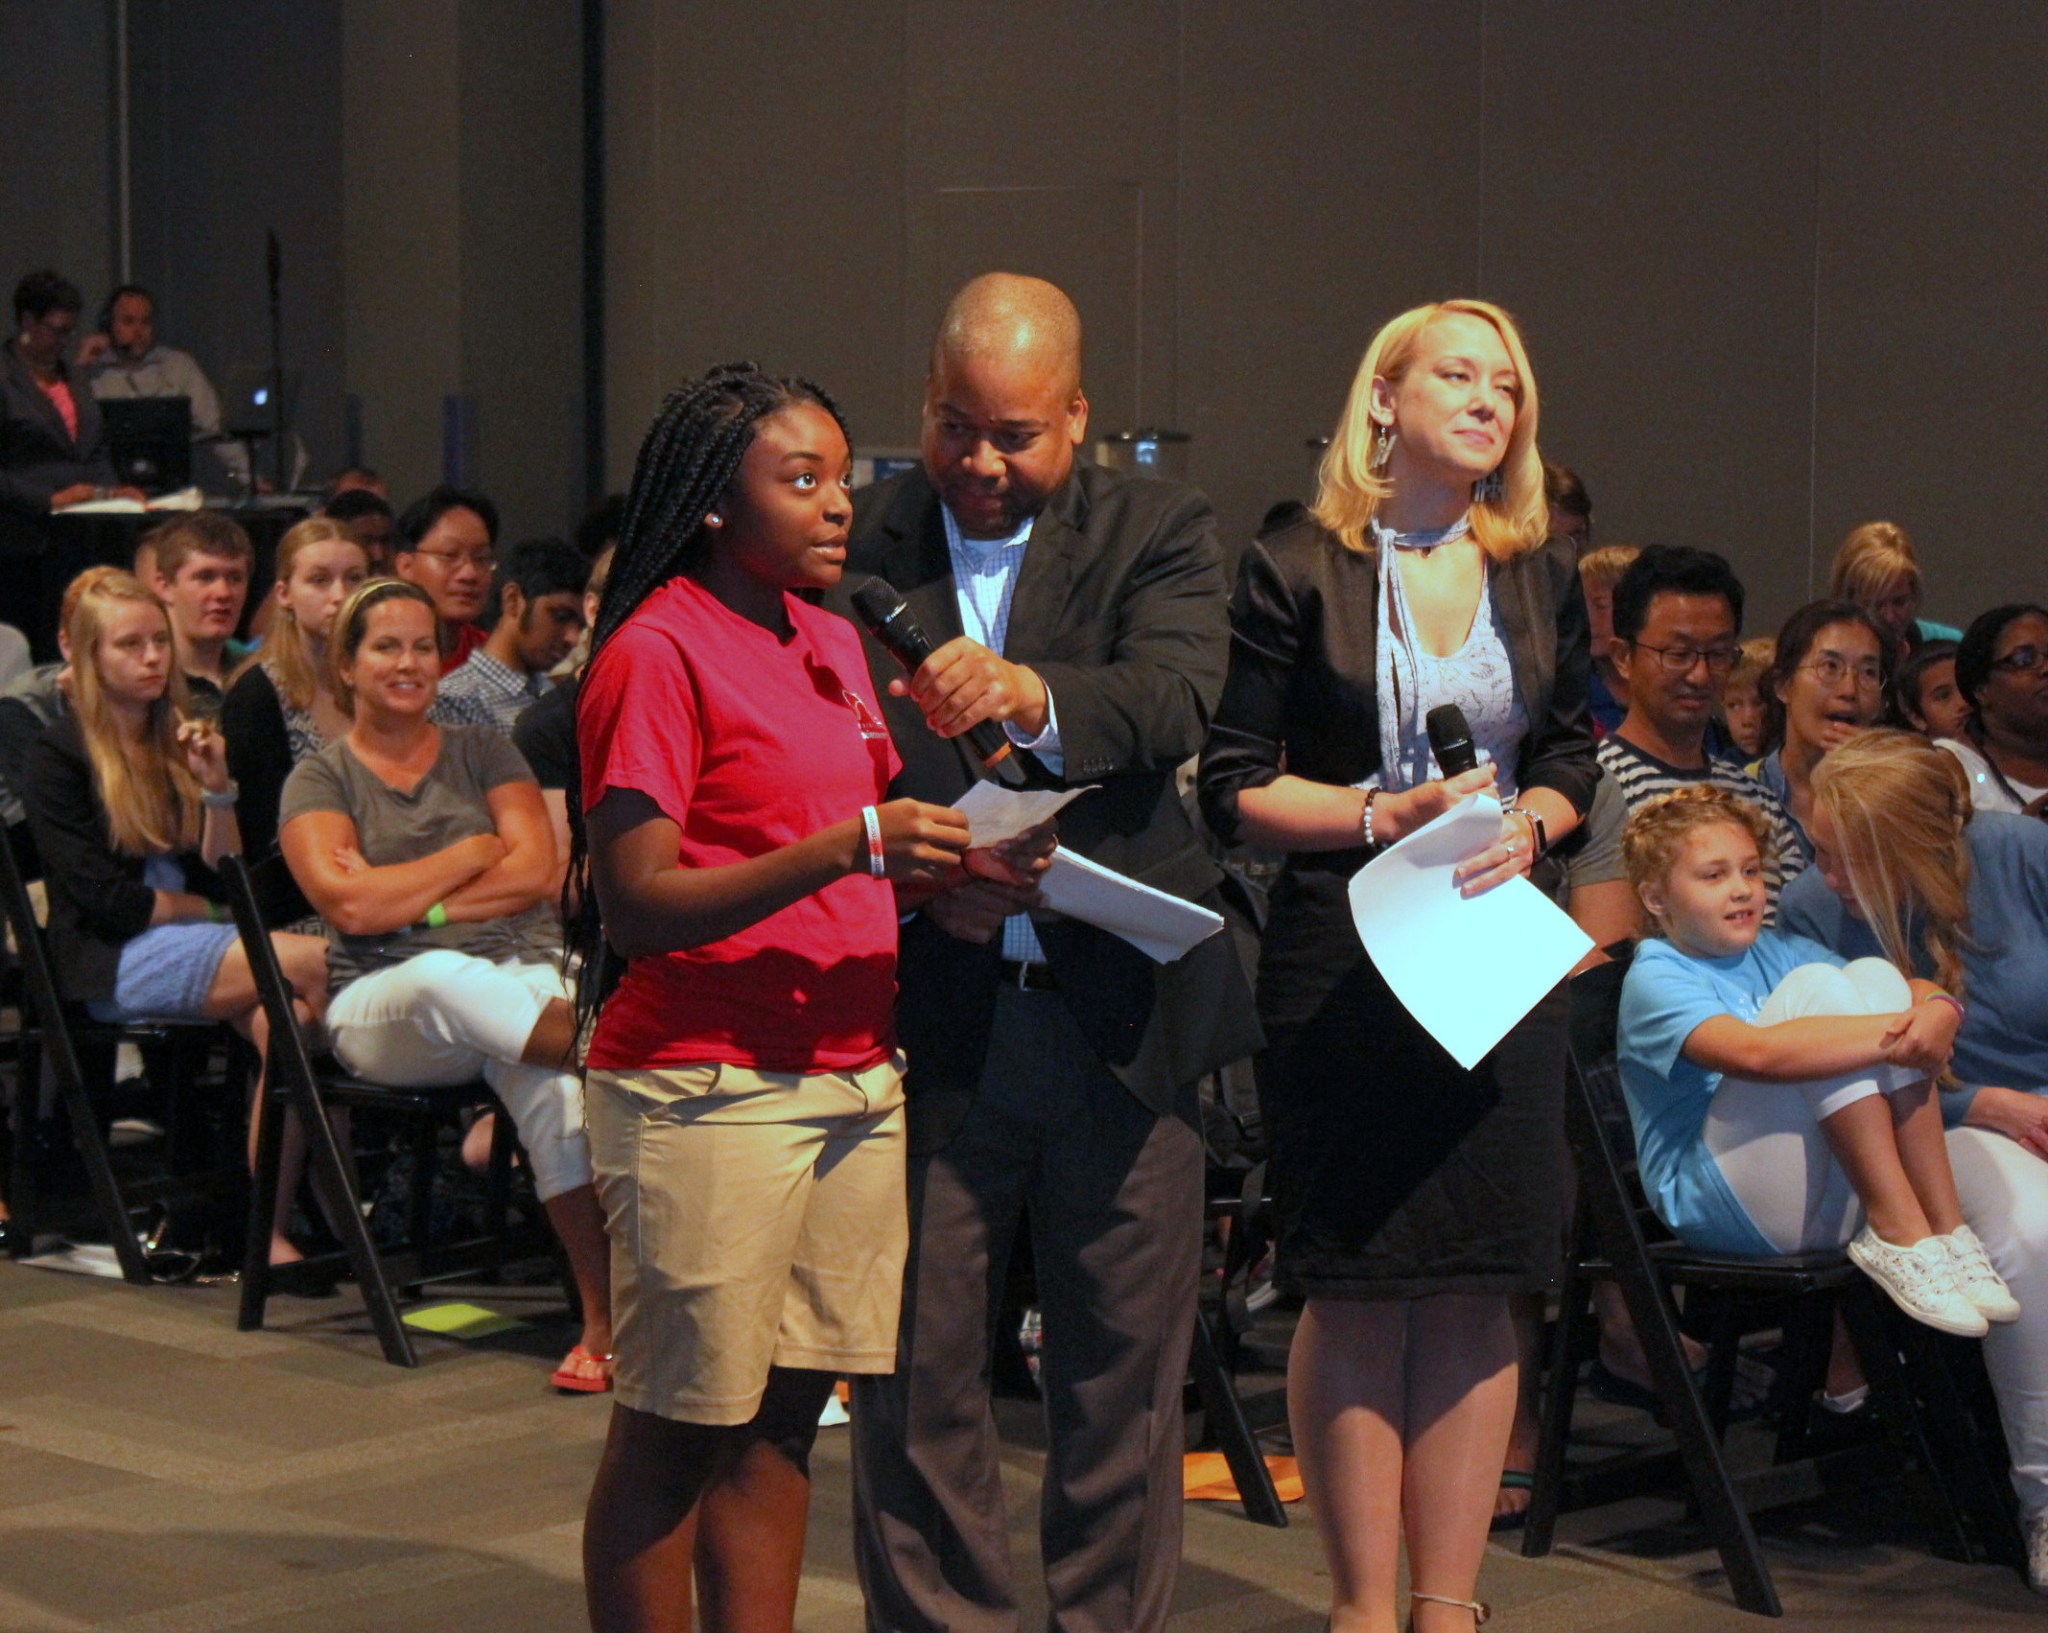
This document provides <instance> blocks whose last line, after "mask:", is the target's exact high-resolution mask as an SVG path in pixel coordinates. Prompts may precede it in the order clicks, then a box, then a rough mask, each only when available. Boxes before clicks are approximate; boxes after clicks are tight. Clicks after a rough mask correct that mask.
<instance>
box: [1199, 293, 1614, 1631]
mask: <svg viewBox="0 0 2048 1633" xmlns="http://www.w3.org/2000/svg"><path fill="white" fill-rule="evenodd" d="M1536 417H1537V411H1536V382H1535V378H1534V376H1533V374H1532V373H1531V371H1530V368H1529V360H1528V357H1527V355H1526V354H1525V353H1524V351H1523V348H1522V342H1521V338H1520V336H1519V335H1518V334H1517V333H1516V330H1515V327H1514V324H1513V322H1512V320H1511V319H1510V318H1509V317H1508V315H1507V314H1506V313H1505V312H1503V311H1501V310H1500V308H1498V307H1496V306H1491V305H1487V304H1486V303H1484V302H1480V301H1447V302H1445V303H1443V304H1441V305H1437V306H1426V307H1420V308H1417V309H1416V310H1414V311H1411V312H1407V313H1404V314H1403V315H1402V316H1400V317H1398V318H1396V319H1395V320H1394V321H1393V322H1391V323H1389V324H1388V325H1387V326H1386V328H1384V329H1382V330H1381V331H1380V333H1379V334H1378V335H1377V336H1376V337H1375V338H1374V340H1373V342H1372V345H1371V346H1370V347H1369V348H1368V349H1367V351H1366V354H1365V360H1364V362H1363V363H1362V364H1361V365H1360V366H1359V370H1358V374H1357V378H1356V380H1355V381H1354V383H1353V385H1352V389H1351V395H1350V399H1349V401H1348V403H1347V404H1346V407H1345V410H1344V415H1343V418H1342V419H1341V420H1340V422H1339V424H1338V427H1337V432H1336V435H1335V437H1334V439H1333V441H1332V443H1331V447H1330V451H1329V453H1328V455H1327V456H1326V458H1325V459H1324V462H1323V469H1322V476H1321V483H1320V490H1319V492H1318V494H1317V498H1316V503H1315V506H1314V509H1313V511H1312V513H1311V515H1310V517H1309V518H1308V519H1306V520H1304V521H1301V522H1299V523H1297V524H1295V525H1293V526H1291V527H1288V528H1285V529H1283V530H1281V531H1280V532H1278V533H1276V534H1274V535H1273V536H1272V537H1270V538H1267V539H1264V540H1261V541H1259V542H1257V543H1255V544H1253V545H1252V546H1251V549H1250V551H1249V553H1248V554H1247V556H1246V558H1245V561H1244V566H1243V569H1242V574H1241V577H1240V579H1239V582H1238V586H1237V593H1236V596H1235V598H1234V601H1233V605H1232V612H1231V618H1232V626H1233V637H1234V639H1233V641H1232V648H1231V663H1230V677H1229V682H1228V684H1227V686H1226V688H1225V691H1224V696H1223V702H1222V704H1221V706H1220V707H1219V709H1218V711H1217V714H1216V718H1215V721H1214V724H1213V727H1212V730H1211V733H1210V738H1209V742H1208V745H1207V747H1206V749H1205V750H1204V752H1203V756H1202V769H1201V778H1200V785H1201V794H1202V802H1203V808H1204V810H1205V811H1206V813H1207V815H1208V817H1209V820H1210V822H1211V823H1212V825H1213V826H1214V827H1215V828H1216V830H1217V832H1218V833H1219V834H1221V835H1223V836H1224V837H1225V838H1226V840H1236V839H1244V840H1248V841H1250V842H1252V843H1255V844H1261V845H1269V846H1272V847H1274V848H1276V849H1279V850H1282V851H1285V852H1287V853H1288V859H1287V865H1286V871H1285V874H1284V876H1283V878H1282V880H1281V883H1280V885H1279V887H1278V889H1277V891H1276V892H1275V894H1274V897H1273V904H1272V916H1271V919H1270V921H1269V923H1268V925H1267V930H1266V937H1265V944H1264V949H1263V954H1262V961H1261V968H1260V980H1259V1012H1260V1016H1261V1018H1262V1019H1263V1021H1264V1023H1265V1028H1266V1037H1267V1042H1268V1048H1267V1052H1266V1054H1265V1056H1264V1058H1263V1059H1262V1061H1261V1064H1260V1079H1261V1087H1262V1089H1263V1091H1264V1093H1265V1096H1266V1101H1267V1105H1268V1107H1269V1109H1270V1115H1271V1116H1272V1119H1273V1135H1274V1151H1273V1158H1272V1165H1273V1166H1272V1175H1273V1184H1274V1191H1275V1198H1276V1202H1277V1204H1278V1213H1279V1220H1280V1247H1279V1279H1280V1281H1281V1283H1282V1284H1283V1286H1285V1287H1286V1288H1288V1289H1289V1290H1291V1291H1294V1292H1298V1293H1300V1294H1303V1295H1305V1297H1306V1299H1307V1307H1306V1309H1305V1311H1304V1312H1303V1315H1302V1319H1301V1323H1300V1326H1299V1328H1298V1330H1297V1332H1296V1336H1295V1341H1294V1350H1293V1354H1292V1357H1291V1360H1290V1363H1289V1369H1288V1410H1289V1417H1290V1419H1291V1422H1292V1425H1293V1430H1294V1443H1295V1448H1296V1451H1297V1453H1298V1454H1299V1456H1300V1458H1301V1464H1302V1474H1303V1478H1304V1481H1305V1483H1306V1485H1307V1488H1308V1494H1309V1499H1310V1502H1311V1504H1312V1505H1313V1507H1314V1509H1315V1512H1316V1516H1317V1521H1318V1524H1319V1526H1320V1528H1321V1531H1322V1535H1323V1546H1324V1549H1325V1552H1326V1554H1327V1556H1328V1558H1329V1563H1330V1574H1331V1578H1332V1592H1333V1598H1334V1603H1333V1605H1332V1609H1331V1623H1332V1626H1333V1627H1334V1628H1335V1629H1336V1630H1337V1633H1393V1629H1394V1628H1395V1627H1396V1626H1397V1625H1398V1616H1397V1606H1396V1602H1395V1568H1396V1563H1397V1560H1398V1558H1399V1554H1400V1546H1401V1542H1402V1539H1403V1537H1404V1536H1405V1538H1406V1541H1407V1544H1408V1557H1409V1571H1410V1578H1411V1581H1412V1583H1413V1587H1414V1593H1413V1595H1412V1598H1413V1616H1414V1626H1415V1628H1416V1629H1417V1630H1418V1633H1470V1630H1471V1629H1472V1627H1473V1626H1474V1625H1475V1623H1476V1622H1477V1621H1478V1620H1480V1619H1482V1618H1483V1615H1484V1611H1483V1608H1482V1607H1481V1606H1480V1605H1479V1603H1478V1602H1477V1600H1476V1599H1475V1598H1474V1588H1475V1586H1476V1583H1477V1578H1478V1572H1479V1562H1480V1557H1481V1554H1482V1552H1483V1551H1484V1548H1485V1545H1486V1535H1487V1528H1488V1524H1489V1522H1490V1520H1491V1518H1492V1514H1493V1509H1494V1500H1495V1491H1496V1485H1497V1480H1498V1477H1499V1474H1500V1471H1501V1464H1502V1455H1503V1453H1504V1451H1505V1450H1506V1447H1507V1442H1508V1428H1509V1423H1510V1420H1511V1419H1512V1417H1513V1414H1514V1407H1515V1391H1516V1371H1517V1368H1516V1361H1515V1340H1514V1333H1513V1328H1512V1324H1511V1322H1510V1319H1509V1298H1510V1296H1511V1295H1513V1294H1516V1293H1524V1292H1531V1291H1534V1290H1536V1289H1538V1288H1540V1287H1542V1286H1543V1285H1544V1284H1545V1282H1546V1281H1547V1279H1548V1278H1549V1277H1550V1275H1551V1274H1552V1272H1553V1270H1554V1267H1555V1264H1556V1260H1557V1253H1558V1239H1559V1235H1560V1232H1559V1229H1558V1221H1559V1219H1560V1217H1561V1208H1562V1204H1561V1201H1560V1197H1559V1184H1560V1180H1561V1171H1562V1166H1563V1151H1562V1139H1561V1120H1562V1092H1563V1075H1564V1047H1565V1026H1566V1008H1565V1001H1564V995H1563V993H1562V992H1559V993H1554V994H1552V995H1551V996H1550V997H1549V998H1546V999H1545V1000H1544V1001H1543V1002H1542V1003H1541V1004H1539V1005H1538V1006H1537V1007H1536V1009H1535V1010H1534V1011H1533V1012H1532V1013H1531V1014H1530V1015H1529V1017H1528V1018H1527V1019H1526V1020H1524V1021H1523V1022H1522V1023H1521V1024H1520V1025H1518V1026H1516V1027H1515V1028H1514V1030H1513V1031H1511V1032H1510V1033H1509V1034H1508V1036H1507V1037H1506V1038H1505V1039H1504V1040H1503V1041H1502V1042H1501V1044H1500V1045H1499V1046H1498V1047H1497V1048H1496V1049H1495V1050H1494V1051H1493V1052H1492V1053H1491V1054H1490V1055H1488V1056H1487V1057H1486V1059H1485V1060H1484V1061H1482V1062H1481V1063H1480V1065H1479V1066H1478V1067H1477V1068H1476V1069H1475V1070H1472V1071H1469V1072H1468V1071H1463V1070H1461V1069H1460V1068H1459V1067H1458V1066H1457V1065H1456V1064H1455V1063H1454V1062H1453V1061H1452V1060H1451V1058H1450V1057H1449V1056H1448V1055H1446V1054H1445V1053H1444V1051H1443V1050H1442V1048H1441V1047H1440V1046H1439V1045H1438V1044H1437V1043H1436V1042H1435V1040H1434V1039H1432V1038H1431V1037H1429V1035H1428V1034H1427V1033H1425V1032H1423V1031H1422V1029H1421V1028H1420V1027H1419V1026H1418V1025H1417V1024H1416V1023H1415V1021H1414V1020H1413V1019H1412V1018H1411V1017H1410V1015H1409V1014H1408V1012H1407V1010H1406V1009H1404V1008H1403V1007H1402V1005H1401V1003H1400V1001H1399V1000H1398V999H1396V998H1395V997H1394V995H1393V993H1392V991H1391V990H1390V989H1389V987H1388V986H1387V984H1386V980H1385V978H1384V976H1383V975H1382V974H1381V972H1380V971H1379V970H1378V969H1377V968H1376V967H1375V966H1374V965H1373V963H1372V961H1371V959H1370V958H1368V957H1367V956H1366V954H1365V952H1364V950H1363V949H1362V948H1361V947H1360V945H1359V942H1358V936H1357V932H1356V931H1355V930H1354V929H1353V928H1352V924H1351V915H1350V910H1349V905H1348V902H1347V900H1346V887H1347V885H1348V883H1349V881H1350V878H1351V876H1352V875H1353V874H1354V873H1356V872H1357V871H1358V869H1359V867H1360V866H1361V865H1363V863H1364V862H1365V861H1366V860H1367V859H1368V858H1369V857H1370V856H1371V855H1372V854H1373V852H1374V851H1376V850H1378V849H1379V848H1381V847H1382V846H1385V845H1388V844H1391V843H1392V842H1393V841H1395V840H1397V839H1399V838H1401V837H1402V836H1403V835H1404V834H1408V833H1412V832H1413V831H1414V830H1415V829H1417V828H1418V827H1420V826H1422V825H1423V824H1424V823H1426V822H1428V821H1429V820H1431V819H1432V818H1433V817H1435V816H1437V815H1439V814H1440V813H1441V812H1443V811H1444V810H1446V809H1448V808H1449V807H1450V806H1451V805H1453V804H1455V803H1456V802H1457V801H1458V800H1460V799H1462V798H1464V797H1465V796H1466V795H1468V794H1475V793H1481V792H1484V793H1488V794H1492V795H1495V796H1497V797H1498V798H1499V799H1500V800H1501V802H1502V804H1503V805H1504V806H1506V807H1508V811H1507V814H1505V815H1504V817H1503V819H1502V823H1501V828H1500V832H1499V836H1498V838H1497V839H1496V841H1495V842H1494V843H1493V844H1491V845H1489V846H1487V847H1486V848H1485V849H1484V850H1482V851H1480V852H1479V853H1478V854H1477V855H1475V856H1473V857H1471V858H1469V859H1468V860H1467V861H1466V862H1465V863H1464V864H1463V867H1462V869H1461V879H1462V885H1463V888H1464V890H1465V891H1466V892H1467V893H1468V894H1477V893H1478V892H1480V891H1482V890H1486V889H1489V888H1491V887H1492V886H1494V885H1496V884H1499V883H1501V882H1503V881H1504V880H1507V879H1511V878H1514V877H1516V876H1518V875H1523V874H1527V873H1529V872H1530V871H1531V869H1532V867H1533V866H1535V864H1536V863H1537V862H1538V860H1539V858H1541V857H1542V856H1543V854H1544V852H1546V851H1547V850H1548V849H1549V848H1550V847H1551V846H1554V845H1556V844H1557V843H1558V841H1559V840H1561V839H1563V838H1564V837H1565V835H1566V834H1568V833H1570V832H1571V831H1572V830H1573V829H1574V828H1576V827H1577V826H1578V824H1579V822H1580V819H1581V816H1582V814H1583V813H1584V811H1585V810H1586V808H1587V806H1588V805H1589V804H1590V802H1591V800H1592V797H1593V791H1594V787H1595V785H1596V781H1597V778H1598V770H1597V768H1596V766H1595V763H1594V760H1593V742H1592V737H1591V735H1590V733H1589V730H1588V727H1587V718H1586V684H1587V646H1586V611H1585V602H1584V601H1583V599H1582V598H1581V596H1580V592H1579V581H1578V576H1577V572H1576V567H1575V562H1574V558H1573V552H1572V548H1571V545H1570V543H1569V542H1568V541H1565V540H1547V539H1546V530H1547V521H1548V517H1547V511H1546V507H1545V503H1544V495H1543V467H1542V461H1541V459H1540V458H1539V457H1538V454H1537V450H1536ZM1443 703H1455V704H1457V705H1458V706H1459V707H1460V708H1462V709H1463V711H1464V713H1465V716H1466V719H1467V721H1468V722H1469V724H1470V726H1471V730H1472V735H1473V738H1474V740H1475V742H1476V743H1477V744H1478V746H1479V747H1480V749H1481V750H1482V751H1483V759H1484V762H1485V763H1483V764H1482V765H1481V766H1480V768H1479V769H1478V770H1476V771H1471V772H1467V773H1465V774H1463V775H1461V776H1457V777H1453V778H1449V779H1446V778H1444V777H1443V776H1442V775H1441V774H1440V773H1439V771H1438V769H1437V768H1436V766H1435V765H1434V763H1433V761H1432V758H1431V754H1430V748H1429V740H1428V737H1427V734H1426V732H1425V729H1424V719H1425V716H1426V715H1427V713H1428V711H1429V710H1430V709H1431V708H1433V707H1435V706H1437V705H1438V704H1443ZM1556 872H1557V870H1556V867H1555V864H1554V863H1547V864H1546V865H1544V866H1542V867H1541V868H1538V869H1537V878H1538V881H1539V883H1541V884H1543V885H1545V886H1546V887H1548V888H1552V889H1554V888H1555V884H1556Z"/></svg>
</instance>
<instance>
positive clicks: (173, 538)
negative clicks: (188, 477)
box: [144, 510, 256, 719]
mask: <svg viewBox="0 0 2048 1633" xmlns="http://www.w3.org/2000/svg"><path fill="white" fill-rule="evenodd" d="M144 543H145V544H146V545H147V546H148V547H149V548H151V549H153V550H154V551H155V553H156V555H155V561H156V566H155V570H154V573H153V574H152V576H151V577H150V578H149V579H148V580H146V582H147V583H149V585H150V587H151V588H153V589H154V590H155V591H156V593H157V594H158V595H159V596H160V597H162V598H163V603H164V605H165V606H167V607H169V608H170V611H171V628H172V630H173V631H174V632H175V634H176V636H177V641H178V668H179V669H180V670H181V671H182V672H183V674H184V676H185V689H186V691H187V692H188V693H190V695H191V706H192V708H194V709H195V710H197V711H198V712H199V713H201V714H203V715H205V716H206V717H207V718H209V719H214V718H217V717H218V716H219V714H220V704H221V699H222V698H223V697H224V696H226V694H227V683H228V675H229V672H230V671H231V670H232V669H233V668H234V666H235V664H236V663H238V662H240V661H241V659H242V658H243V657H244V656H245V655H246V654H245V652H244V650H243V648H242V646H241V644H240V643H239V642H238V641H236V640H235V638H234V636H235V631H236V630H237V629H238V628H240V627H241V622H242V608H243V606H244V604H246V603H247V601H248V599H249V570H250V568H251V567H252V566H253V565H254V563H255V560H256V552H255V551H254V549H252V548H251V547H250V544H249V535H248V534H246V533H244V532H243V531H242V527H241V524H240V523H239V522H237V521H235V520H234V519H233V518H232V517H230V516H225V515H223V514H222V513H221V512H219V511H217V510H195V511H193V512H192V513H191V514H190V515H189V516H177V517H174V518H172V519H171V520H170V521H168V522H164V523H162V524H160V525H159V526H157V527H153V528H151V529H150V530H149V534H148V536H147V538H146V539H145V540H144Z"/></svg>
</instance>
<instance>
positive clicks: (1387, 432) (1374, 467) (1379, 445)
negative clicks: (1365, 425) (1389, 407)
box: [1365, 425, 1394, 476]
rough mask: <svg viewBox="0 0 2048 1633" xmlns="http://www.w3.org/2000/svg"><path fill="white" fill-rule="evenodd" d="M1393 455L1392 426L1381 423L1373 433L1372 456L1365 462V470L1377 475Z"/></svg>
mask: <svg viewBox="0 0 2048 1633" xmlns="http://www.w3.org/2000/svg"><path fill="white" fill-rule="evenodd" d="M1393 457H1394V428H1393V427H1392V426H1391V425H1383V426H1381V427H1380V428H1379V429H1378V430H1377V431H1375V432H1374V433H1373V437H1372V456H1371V458H1370V459H1368V460H1367V462H1366V467H1365V468H1366V470H1367V472H1368V473H1369V474H1371V475H1373V476H1378V475H1379V474H1380V473H1381V472H1382V471H1384V470H1385V469H1386V468H1387V462H1388V461H1389V460H1391V459H1392V458H1393Z"/></svg>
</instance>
